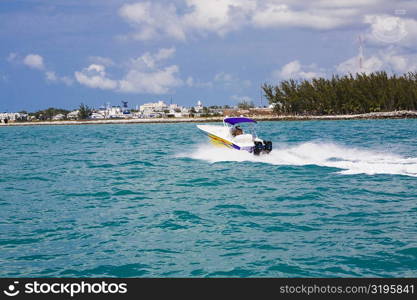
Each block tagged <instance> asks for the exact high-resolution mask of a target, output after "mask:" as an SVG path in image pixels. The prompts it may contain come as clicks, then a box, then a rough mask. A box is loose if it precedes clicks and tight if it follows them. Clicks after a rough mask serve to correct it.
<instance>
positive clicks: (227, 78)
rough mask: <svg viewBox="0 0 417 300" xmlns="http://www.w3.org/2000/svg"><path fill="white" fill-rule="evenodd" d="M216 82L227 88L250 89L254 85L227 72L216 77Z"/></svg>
mask: <svg viewBox="0 0 417 300" xmlns="http://www.w3.org/2000/svg"><path fill="white" fill-rule="evenodd" d="M213 80H214V81H215V82H218V83H221V84H223V85H224V86H225V87H238V88H241V87H250V86H251V85H252V82H251V81H250V80H246V79H244V80H242V79H240V78H238V77H236V76H235V75H233V74H229V73H226V72H220V73H217V74H216V75H214V79H213Z"/></svg>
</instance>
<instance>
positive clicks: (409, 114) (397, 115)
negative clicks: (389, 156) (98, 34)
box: [0, 110, 417, 127]
mask: <svg viewBox="0 0 417 300" xmlns="http://www.w3.org/2000/svg"><path fill="white" fill-rule="evenodd" d="M249 117H250V118H252V119H254V120H256V121H312V120H329V121H330V120H366V119H414V118H417V111H405V110H402V111H391V112H372V113H366V114H354V115H321V116H313V115H305V116H303V115H297V116H295V115H267V116H265V115H255V116H249ZM223 118H224V116H221V117H203V118H155V119H104V120H67V121H35V122H31V121H28V122H9V123H7V124H4V123H0V126H5V127H6V126H47V125H97V124H152V123H163V124H168V123H201V122H222V121H223Z"/></svg>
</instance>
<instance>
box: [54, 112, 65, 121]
mask: <svg viewBox="0 0 417 300" xmlns="http://www.w3.org/2000/svg"><path fill="white" fill-rule="evenodd" d="M64 119H65V115H64V114H57V115H55V116H53V117H52V120H54V121H59V120H64Z"/></svg>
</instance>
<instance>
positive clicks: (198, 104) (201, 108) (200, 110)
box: [194, 100, 204, 113]
mask: <svg viewBox="0 0 417 300" xmlns="http://www.w3.org/2000/svg"><path fill="white" fill-rule="evenodd" d="M203 107H204V106H203V103H202V102H201V101H200V100H199V101H197V105H196V106H194V110H195V111H196V112H197V113H201V112H202V111H203Z"/></svg>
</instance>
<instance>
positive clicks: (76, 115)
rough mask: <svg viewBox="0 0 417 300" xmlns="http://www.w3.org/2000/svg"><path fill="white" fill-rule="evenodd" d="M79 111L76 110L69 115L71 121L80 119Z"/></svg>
mask: <svg viewBox="0 0 417 300" xmlns="http://www.w3.org/2000/svg"><path fill="white" fill-rule="evenodd" d="M78 112H79V111H78V109H77V110H74V111H72V112H70V113H68V114H67V118H68V119H69V120H76V119H78Z"/></svg>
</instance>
